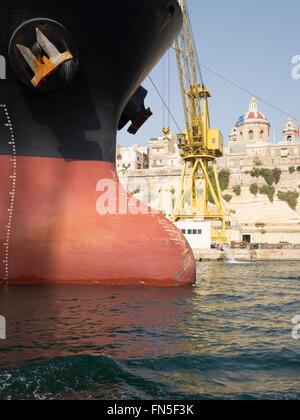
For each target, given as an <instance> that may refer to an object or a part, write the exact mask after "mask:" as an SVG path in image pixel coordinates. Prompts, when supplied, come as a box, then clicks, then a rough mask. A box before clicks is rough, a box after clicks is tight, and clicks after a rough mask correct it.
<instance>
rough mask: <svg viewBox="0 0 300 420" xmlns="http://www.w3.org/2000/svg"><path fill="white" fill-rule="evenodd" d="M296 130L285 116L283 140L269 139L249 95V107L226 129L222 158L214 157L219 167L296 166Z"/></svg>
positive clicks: (299, 159) (299, 160)
mask: <svg viewBox="0 0 300 420" xmlns="http://www.w3.org/2000/svg"><path fill="white" fill-rule="evenodd" d="M298 137H299V131H298V130H297V127H296V126H295V124H294V123H293V121H292V119H291V118H289V119H288V122H287V123H286V125H285V126H284V129H283V140H282V141H281V142H279V143H271V141H270V123H269V121H268V120H267V119H266V117H265V116H264V115H263V114H262V113H261V112H260V111H259V110H258V106H257V102H256V100H255V99H254V98H253V99H251V101H250V104H249V110H248V112H247V113H245V114H243V115H242V116H241V117H240V118H239V120H238V121H237V123H236V124H235V126H234V128H233V129H232V130H231V131H230V136H229V145H228V147H227V148H226V149H225V155H224V157H223V158H220V159H218V161H217V165H218V167H219V169H223V168H230V169H231V168H236V169H238V168H240V169H244V168H251V167H253V166H256V165H259V166H266V167H280V168H283V169H287V168H288V167H289V166H299V165H300V142H299V140H298Z"/></svg>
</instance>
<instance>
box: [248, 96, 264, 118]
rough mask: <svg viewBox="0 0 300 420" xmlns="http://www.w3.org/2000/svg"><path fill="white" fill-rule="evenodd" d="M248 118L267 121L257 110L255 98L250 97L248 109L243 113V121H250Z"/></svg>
mask: <svg viewBox="0 0 300 420" xmlns="http://www.w3.org/2000/svg"><path fill="white" fill-rule="evenodd" d="M249 120H258V121H260V122H265V121H267V119H266V117H265V116H264V114H263V113H261V112H260V111H258V109H257V102H256V99H255V98H252V99H251V101H250V104H249V111H248V112H247V113H246V114H245V122H250V121H249ZM251 122H252V121H251Z"/></svg>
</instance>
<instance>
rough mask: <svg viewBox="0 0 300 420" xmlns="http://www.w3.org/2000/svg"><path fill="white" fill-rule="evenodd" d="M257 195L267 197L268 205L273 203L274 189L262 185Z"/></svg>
mask: <svg viewBox="0 0 300 420" xmlns="http://www.w3.org/2000/svg"><path fill="white" fill-rule="evenodd" d="M259 193H260V194H262V195H267V196H268V199H269V200H270V203H273V202H274V195H275V188H274V187H272V186H270V185H263V186H262V187H260V189H259Z"/></svg>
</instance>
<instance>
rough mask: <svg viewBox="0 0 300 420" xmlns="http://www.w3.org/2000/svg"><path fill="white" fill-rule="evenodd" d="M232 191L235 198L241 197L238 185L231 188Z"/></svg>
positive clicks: (240, 188) (240, 189)
mask: <svg viewBox="0 0 300 420" xmlns="http://www.w3.org/2000/svg"><path fill="white" fill-rule="evenodd" d="M232 191H233V192H234V194H235V195H236V196H238V197H239V196H240V195H241V193H242V187H241V186H240V185H235V186H234V187H233V188H232Z"/></svg>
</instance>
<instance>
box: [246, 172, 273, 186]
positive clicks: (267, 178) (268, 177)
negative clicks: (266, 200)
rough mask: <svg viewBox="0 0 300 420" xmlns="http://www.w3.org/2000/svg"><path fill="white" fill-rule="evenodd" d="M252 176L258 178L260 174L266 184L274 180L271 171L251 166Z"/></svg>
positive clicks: (270, 183) (271, 183)
mask: <svg viewBox="0 0 300 420" xmlns="http://www.w3.org/2000/svg"><path fill="white" fill-rule="evenodd" d="M250 174H251V176H252V177H253V178H259V177H260V176H262V177H263V178H264V179H265V181H266V183H267V184H268V185H273V183H274V182H275V179H274V175H273V171H272V170H271V169H266V168H253V169H252V171H251V172H250Z"/></svg>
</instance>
